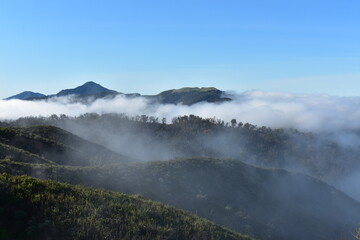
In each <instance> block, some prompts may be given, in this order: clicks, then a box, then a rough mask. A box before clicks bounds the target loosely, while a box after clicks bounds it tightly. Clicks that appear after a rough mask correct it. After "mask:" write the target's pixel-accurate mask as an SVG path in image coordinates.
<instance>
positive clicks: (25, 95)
mask: <svg viewBox="0 0 360 240" xmlns="http://www.w3.org/2000/svg"><path fill="white" fill-rule="evenodd" d="M41 97H45V95H44V94H42V93H37V92H31V91H24V92H22V93H19V94H16V95H14V96H11V97H8V98H5V100H11V99H20V100H28V99H34V98H41Z"/></svg>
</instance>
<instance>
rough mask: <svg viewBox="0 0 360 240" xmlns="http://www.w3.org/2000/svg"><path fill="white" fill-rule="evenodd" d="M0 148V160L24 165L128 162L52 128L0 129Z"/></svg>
mask: <svg viewBox="0 0 360 240" xmlns="http://www.w3.org/2000/svg"><path fill="white" fill-rule="evenodd" d="M0 149H2V151H1V152H0V158H5V157H10V158H12V159H15V160H17V161H24V162H36V163H51V162H55V163H57V164H62V165H74V166H96V165H98V166H99V165H104V164H113V163H119V162H121V161H129V160H130V158H126V157H124V156H121V155H120V154H116V153H114V152H112V151H110V150H108V149H106V148H105V147H103V146H100V145H98V144H94V143H91V142H89V141H87V140H84V139H81V138H79V137H77V136H75V135H73V134H71V133H69V132H66V131H64V130H62V129H59V128H56V127H52V126H34V127H28V128H19V127H17V128H15V127H13V128H0Z"/></svg>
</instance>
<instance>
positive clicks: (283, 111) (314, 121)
mask: <svg viewBox="0 0 360 240" xmlns="http://www.w3.org/2000/svg"><path fill="white" fill-rule="evenodd" d="M233 98H234V100H233V101H231V102H225V103H220V104H219V103H199V104H195V105H192V106H185V105H170V104H154V103H151V102H149V101H148V100H146V99H144V98H131V99H129V98H125V97H123V96H118V97H116V98H114V99H110V100H109V99H98V100H96V101H94V102H92V103H89V104H83V103H74V102H73V101H72V99H71V97H70V98H69V97H67V98H64V97H62V98H54V99H51V100H47V101H21V100H10V101H4V100H1V101H0V119H1V120H6V119H9V120H10V119H17V118H19V117H26V116H49V115H51V114H66V115H69V116H77V115H80V114H84V113H87V112H94V113H99V114H102V113H125V114H128V115H130V116H134V115H141V114H146V115H151V116H155V117H159V118H162V117H166V118H167V119H168V121H169V120H171V119H172V118H173V117H176V116H179V115H189V114H194V115H198V116H201V117H216V118H220V119H222V120H225V121H230V120H231V119H233V118H235V119H237V121H238V122H240V121H241V122H244V123H245V122H249V123H252V124H255V125H258V126H269V127H274V128H280V127H285V128H290V127H291V128H297V129H300V130H305V131H323V130H330V131H331V130H335V129H336V130H351V129H357V128H360V121H359V120H360V97H336V96H329V95H314V94H313V95H311V94H290V93H281V92H261V91H249V92H244V93H241V94H235V95H234V96H233Z"/></svg>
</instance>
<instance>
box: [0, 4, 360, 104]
mask: <svg viewBox="0 0 360 240" xmlns="http://www.w3.org/2000/svg"><path fill="white" fill-rule="evenodd" d="M0 34H1V35H0V36H1V37H0V83H1V88H0V98H4V97H7V96H10V95H13V94H16V93H18V92H21V91H23V90H32V91H38V92H42V93H45V94H51V93H56V92H58V91H59V90H61V89H63V88H72V87H75V86H78V85H80V84H82V83H84V82H86V81H95V82H98V83H100V84H102V85H103V86H105V87H108V88H111V89H115V90H118V91H122V92H140V93H143V94H153V93H157V92H160V91H162V90H166V89H170V88H178V87H184V86H214V87H218V88H220V89H222V90H235V91H238V92H242V91H246V90H252V89H257V90H264V91H286V92H296V93H327V94H331V95H360V1H359V0H344V1H340V0H336V1H332V0H326V1H323V0H311V1H310V0H301V1H299V0H294V1H288V0H287V1H277V0H275V1H269V0H261V1H260V0H252V1H243V0H237V1H227V0H221V1H220V0H219V1H214V0H206V1H196V0H192V1H187V0H181V1H180V0H179V1H170V0H167V1H157V0H153V1H148V0H144V1H137V0H132V1H125V0H124V1H107V0H102V1H91V0H87V1H82V0H71V1H68V0H61V1H56V0H54V1H47V0H46V1H45V0H43V1H40V0H31V1H29V0H14V1H10V0H9V1H5V0H0Z"/></svg>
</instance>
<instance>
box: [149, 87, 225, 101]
mask: <svg viewBox="0 0 360 240" xmlns="http://www.w3.org/2000/svg"><path fill="white" fill-rule="evenodd" d="M223 94H224V92H222V91H220V90H218V89H216V88H212V87H210V88H180V89H172V90H167V91H164V92H161V93H159V94H158V95H155V96H151V97H150V98H152V99H156V100H157V101H159V102H160V103H165V104H167V103H170V104H180V103H181V104H184V105H192V104H195V103H199V102H223V101H230V100H231V99H230V98H226V97H223Z"/></svg>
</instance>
